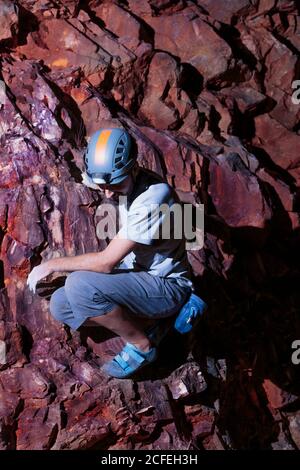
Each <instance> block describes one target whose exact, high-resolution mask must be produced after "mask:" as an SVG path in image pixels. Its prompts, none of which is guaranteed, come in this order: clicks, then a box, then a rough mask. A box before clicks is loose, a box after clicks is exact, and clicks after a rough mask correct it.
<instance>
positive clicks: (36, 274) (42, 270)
mask: <svg viewBox="0 0 300 470" xmlns="http://www.w3.org/2000/svg"><path fill="white" fill-rule="evenodd" d="M52 273H53V269H52V267H51V264H50V263H49V261H46V262H45V263H42V264H40V265H39V266H36V267H35V268H33V270H32V271H31V273H30V274H29V276H28V278H27V285H28V286H29V289H30V290H31V291H32V292H33V293H34V294H35V289H36V285H37V283H38V282H39V281H40V280H41V279H43V278H44V277H47V276H49V274H52Z"/></svg>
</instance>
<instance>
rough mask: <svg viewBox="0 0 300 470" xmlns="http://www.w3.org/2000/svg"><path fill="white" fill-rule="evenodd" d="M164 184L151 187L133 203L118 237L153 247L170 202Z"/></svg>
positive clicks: (170, 199) (169, 190)
mask: <svg viewBox="0 0 300 470" xmlns="http://www.w3.org/2000/svg"><path fill="white" fill-rule="evenodd" d="M171 190H172V189H171V187H169V186H168V185H167V184H166V183H160V184H158V185H153V186H151V187H150V188H149V189H148V190H147V191H145V192H144V193H142V194H141V195H140V196H138V197H137V198H136V200H135V201H133V203H132V205H131V207H130V209H129V211H128V213H127V218H126V220H125V222H124V224H123V225H122V227H121V229H120V230H119V236H120V237H122V238H126V239H127V240H133V241H136V242H137V243H142V244H144V245H153V244H154V243H155V240H158V239H159V238H160V236H161V231H162V227H163V226H164V222H165V221H166V218H167V216H168V213H169V207H170V205H171V204H172V203H173V202H174V201H173V200H172V194H171Z"/></svg>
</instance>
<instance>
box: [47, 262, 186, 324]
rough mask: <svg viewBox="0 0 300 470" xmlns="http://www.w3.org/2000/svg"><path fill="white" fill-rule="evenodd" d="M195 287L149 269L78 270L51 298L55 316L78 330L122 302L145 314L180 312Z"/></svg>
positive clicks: (136, 311)
mask: <svg viewBox="0 0 300 470" xmlns="http://www.w3.org/2000/svg"><path fill="white" fill-rule="evenodd" d="M191 292H192V289H191V288H190V287H189V286H181V285H179V284H178V283H177V281H176V279H174V278H163V277H159V276H152V275H151V274H149V273H148V272H147V271H133V270H124V269H115V270H114V271H113V272H112V273H95V272H93V271H74V272H72V273H71V274H69V275H68V277H67V279H66V282H65V285H64V287H61V288H59V289H57V290H56V291H55V292H54V293H53V294H52V296H51V299H50V312H51V314H52V316H53V317H54V318H55V319H57V320H58V321H60V322H61V323H65V324H67V325H69V326H70V327H71V328H72V329H74V330H77V329H78V328H79V327H80V326H81V325H82V324H83V323H84V322H85V321H86V320H87V319H89V318H92V317H97V316H99V315H104V314H106V313H108V312H110V311H111V310H113V309H114V308H115V307H116V306H118V305H122V306H125V307H127V308H128V309H129V313H130V314H132V315H135V316H138V317H142V318H152V319H155V318H165V317H169V316H171V315H174V314H176V313H177V312H178V311H179V310H180V308H181V307H182V306H183V305H184V304H185V302H186V301H187V299H188V298H189V296H190V294H191Z"/></svg>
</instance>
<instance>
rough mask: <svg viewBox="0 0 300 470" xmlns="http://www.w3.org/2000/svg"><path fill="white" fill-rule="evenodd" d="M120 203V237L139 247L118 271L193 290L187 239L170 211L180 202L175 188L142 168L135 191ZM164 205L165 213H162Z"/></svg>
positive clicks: (130, 254) (121, 263)
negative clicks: (130, 271) (147, 275)
mask: <svg viewBox="0 0 300 470" xmlns="http://www.w3.org/2000/svg"><path fill="white" fill-rule="evenodd" d="M120 202H121V203H120V204H119V224H120V230H119V235H121V236H122V238H126V239H129V240H134V241H136V242H138V243H139V245H137V246H136V247H135V248H134V250H133V251H132V252H130V253H129V254H128V255H127V256H126V257H125V258H124V259H123V260H122V261H121V262H120V264H119V265H118V267H119V268H126V269H135V270H138V271H141V270H142V271H148V272H149V273H150V274H152V275H154V276H162V277H168V278H170V277H172V278H176V281H177V282H178V283H179V284H180V285H183V286H190V287H192V288H193V283H192V281H191V268H190V265H189V262H188V259H187V253H186V249H185V239H184V237H183V236H182V237H180V238H178V232H177V231H176V230H175V229H176V227H175V224H176V219H175V224H174V218H173V216H172V217H170V212H169V211H168V209H169V208H171V206H172V205H173V204H174V203H179V202H180V201H179V199H178V197H177V194H176V193H175V191H174V190H173V188H172V187H171V186H170V185H169V184H168V183H165V182H163V181H162V180H161V179H160V177H159V176H158V175H156V174H155V173H153V172H151V171H149V170H145V169H143V168H140V170H139V173H138V175H137V179H136V183H135V186H134V189H133V191H132V192H131V193H130V194H129V195H127V199H125V201H122V198H120ZM162 204H163V205H164V206H163V207H164V210H163V211H161V210H159V208H160V207H161V205H162ZM171 212H172V211H171ZM177 220H178V219H177ZM165 229H166V230H165ZM165 234H169V236H168V237H166V236H165Z"/></svg>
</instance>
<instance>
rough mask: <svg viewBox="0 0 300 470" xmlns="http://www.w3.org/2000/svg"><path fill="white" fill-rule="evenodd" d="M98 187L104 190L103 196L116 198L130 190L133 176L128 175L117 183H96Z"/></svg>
mask: <svg viewBox="0 0 300 470" xmlns="http://www.w3.org/2000/svg"><path fill="white" fill-rule="evenodd" d="M98 186H99V188H100V189H102V190H103V191H104V194H105V197H106V198H108V199H111V198H113V199H117V198H118V197H119V196H120V195H126V194H127V193H129V192H130V191H131V190H132V186H133V178H132V176H131V175H128V176H127V178H125V179H124V180H123V181H121V183H118V184H98Z"/></svg>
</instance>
